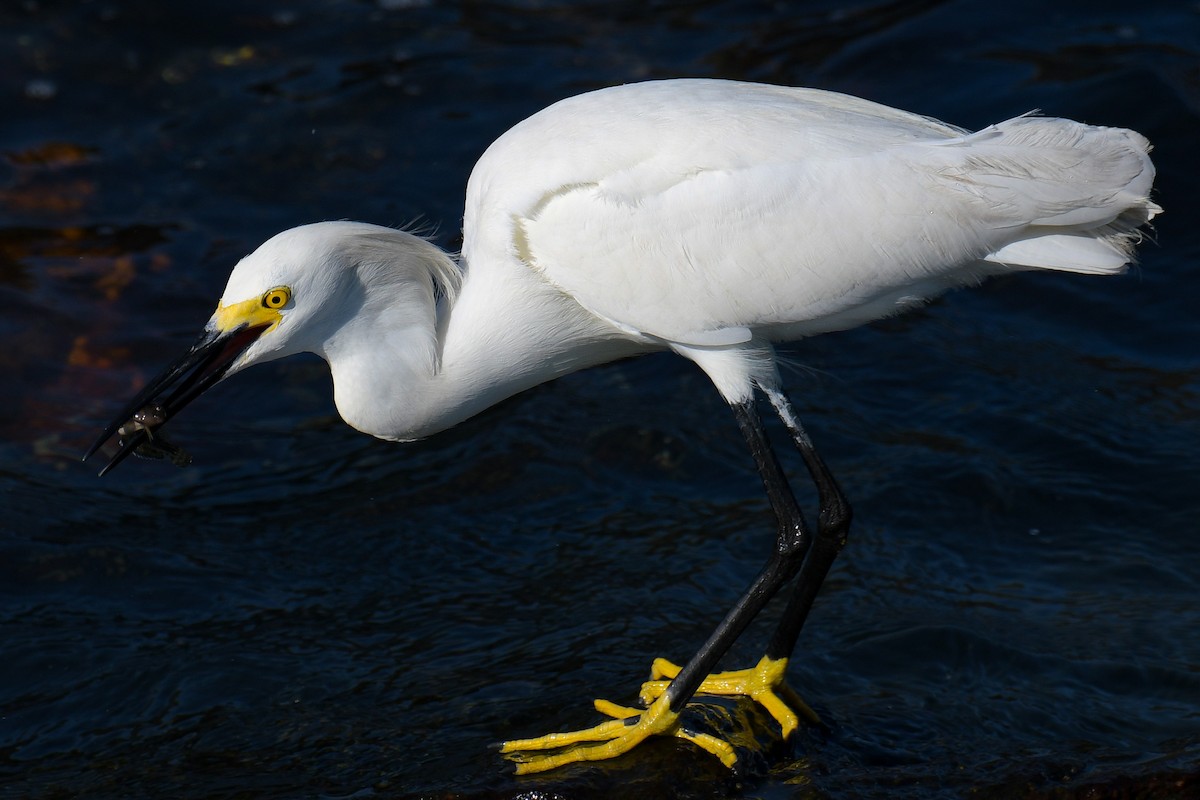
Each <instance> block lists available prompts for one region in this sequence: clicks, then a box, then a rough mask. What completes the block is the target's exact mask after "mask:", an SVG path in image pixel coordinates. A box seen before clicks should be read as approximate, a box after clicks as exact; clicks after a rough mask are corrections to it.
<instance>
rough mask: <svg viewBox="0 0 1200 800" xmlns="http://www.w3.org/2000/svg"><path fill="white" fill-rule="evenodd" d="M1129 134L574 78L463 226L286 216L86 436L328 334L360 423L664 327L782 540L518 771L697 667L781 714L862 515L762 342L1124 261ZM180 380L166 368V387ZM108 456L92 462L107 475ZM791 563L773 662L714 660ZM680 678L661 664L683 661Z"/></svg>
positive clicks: (341, 389) (646, 340) (571, 756)
mask: <svg viewBox="0 0 1200 800" xmlns="http://www.w3.org/2000/svg"><path fill="white" fill-rule="evenodd" d="M1148 150H1149V144H1148V143H1147V141H1146V140H1145V139H1144V138H1143V137H1142V136H1141V135H1139V134H1137V133H1135V132H1133V131H1129V130H1124V129H1118V128H1103V127H1093V126H1089V125H1084V124H1080V123H1077V122H1072V121H1070V120H1065V119H1050V118H1042V117H1034V116H1025V117H1018V118H1016V119H1010V120H1008V121H1006V122H1001V123H998V124H996V125H992V126H990V127H988V128H986V129H984V130H981V131H979V132H977V133H969V132H967V131H965V130H962V129H960V128H956V127H952V126H950V125H946V124H943V123H941V122H937V121H935V120H932V119H929V118H926V117H922V116H918V115H916V114H911V113H907V112H904V111H899V110H896V109H892V108H888V107H885V106H881V105H877V104H875V103H871V102H868V101H866V100H860V99H857V98H854V97H849V96H846V95H841V94H834V93H830V92H824V91H817V90H810V89H793V88H782V87H775V86H765V85H757V84H747V83H734V82H727V81H718V80H672V81H661V82H651V83H642V84H635V85H629V86H620V87H616V88H611V89H604V90H601V91H596V92H591V93H589V94H585V95H581V96H579V97H574V98H570V99H567V100H563V101H562V102H559V103H557V104H555V105H553V106H551V107H549V108H547V109H545V110H544V111H541V112H540V113H538V114H535V115H534V116H532V117H530V118H529V119H527V120H525V121H524V122H521V123H520V124H518V125H517V126H515V127H514V128H512V129H511V130H509V131H508V132H507V133H505V134H504V135H503V136H501V137H500V138H499V139H498V140H496V142H495V143H494V144H493V145H492V146H491V147H490V148H488V150H487V152H486V153H485V154H484V155H483V157H482V158H481V159H480V161H479V163H478V164H477V165H476V167H475V169H474V171H473V172H472V174H471V178H470V181H469V183H468V185H467V202H466V211H465V216H464V220H463V250H462V256H461V258H460V259H457V260H456V259H454V258H453V257H451V256H449V255H447V254H446V253H444V252H442V251H440V250H438V249H437V248H435V247H434V246H432V245H431V244H429V243H428V242H426V241H425V240H423V239H421V238H419V237H417V236H414V235H411V234H409V233H405V232H402V231H398V230H392V229H389V228H383V227H378V226H374V225H367V224H362V223H355V222H326V223H318V224H314V225H306V226H303V227H299V228H294V229H292V230H288V231H284V232H283V233H280V234H278V235H277V236H275V237H274V238H272V239H270V240H269V241H267V242H266V243H265V244H263V245H262V246H261V247H259V248H258V249H257V250H256V251H255V252H253V253H252V254H250V255H249V256H247V257H246V258H244V259H243V260H242V261H241V262H239V263H238V264H237V266H236V267H235V268H234V270H233V273H232V275H231V276H230V278H229V283H228V285H227V286H226V288H225V293H224V295H223V296H222V297H221V300H220V303H219V305H218V306H217V310H216V312H215V313H214V314H213V316H212V318H211V319H210V320H209V321H208V325H207V327H206V328H205V329H204V333H203V335H202V336H201V337H200V339H199V340H198V341H197V342H196V344H195V345H194V346H193V347H192V349H191V350H190V351H189V352H188V353H187V354H186V355H185V356H184V357H183V358H181V359H180V360H178V361H177V362H175V363H174V364H172V365H171V366H170V367H169V368H168V369H167V370H166V371H165V372H164V373H163V374H162V375H161V376H160V377H159V378H157V379H156V380H154V381H151V382H150V384H149V385H148V386H147V387H146V388H145V390H144V391H143V392H141V393H140V394H139V395H138V396H137V397H136V398H135V399H134V400H133V401H131V402H130V403H129V404H128V405H127V406H126V407H125V409H124V410H123V411H122V412H121V414H120V415H119V417H118V419H117V420H116V421H115V422H114V423H113V424H112V425H110V426H109V427H108V428H107V429H106V430H105V431H104V433H103V435H102V436H101V437H100V439H99V440H98V441H97V442H96V444H95V445H94V446H93V447H92V449H91V450H90V451H89V453H88V455H89V456H90V455H92V453H94V452H95V451H96V450H97V449H98V448H99V447H100V445H101V444H102V443H103V442H104V441H105V440H107V439H108V438H109V437H110V436H112V435H113V433H114V432H116V431H117V429H118V427H120V426H121V424H122V423H123V422H125V421H126V420H128V419H129V418H130V417H131V416H132V415H134V414H135V412H138V411H139V410H142V409H145V408H147V407H149V408H150V409H151V411H152V412H153V413H151V414H148V415H146V414H144V415H143V417H142V418H143V419H152V420H153V424H138V425H131V426H129V428H128V430H131V431H133V433H132V434H131V435H129V436H128V437H126V438H125V440H124V441H123V442H122V443H121V448H120V449H119V450H118V452H117V453H116V455H115V456H114V457H113V459H112V461H111V462H110V464H109V465H108V467H106V468H105V470H107V469H109V468H111V467H112V466H114V465H115V464H116V463H118V462H119V461H120V460H121V459H122V458H124V457H125V456H126V455H127V454H128V453H129V452H130V451H132V450H135V449H137V448H138V447H140V446H143V445H145V444H147V442H148V439H149V438H152V435H153V433H152V428H153V427H156V426H157V425H158V424H161V423H162V422H165V421H166V420H167V419H169V418H170V417H173V416H174V415H175V414H176V413H178V411H179V410H180V409H181V408H183V406H184V405H186V404H187V403H188V402H190V401H191V400H192V399H193V398H195V397H196V396H197V395H199V394H200V393H201V392H203V391H204V390H206V389H208V388H209V387H211V386H212V385H214V384H215V383H217V382H218V381H220V380H222V379H223V378H225V377H228V376H229V375H232V374H233V373H235V372H237V371H239V370H241V369H244V368H246V367H248V366H250V365H251V364H256V363H259V362H263V361H269V360H271V359H276V358H282V357H284V356H287V355H290V354H292V353H300V352H312V353H317V354H318V355H320V356H322V357H323V358H324V359H325V360H326V361H327V362H328V363H329V367H330V370H331V371H332V373H333V380H334V386H335V400H336V403H337V408H338V411H339V412H340V414H341V416H342V417H343V418H344V419H345V420H346V422H348V423H349V424H350V425H352V426H354V427H355V428H357V429H359V430H361V431H364V432H366V433H369V434H372V435H374V436H378V437H381V438H384V439H392V440H401V441H403V440H412V439H419V438H422V437H425V436H429V435H431V434H434V433H437V432H438V431H442V430H445V429H446V428H449V427H450V426H452V425H455V424H456V423H459V422H461V421H463V420H465V419H467V418H468V417H470V416H472V415H473V414H476V413H478V412H480V411H482V410H483V409H485V408H487V407H489V406H491V405H493V404H494V403H497V402H498V401H500V400H502V399H504V398H506V397H509V396H511V395H513V394H515V393H517V392H520V391H522V390H524V389H528V388H529V387H532V386H535V385H537V384H539V383H542V382H543V381H548V380H551V379H553V378H556V377H558V376H560V375H564V374H567V373H569V372H573V371H575V370H578V369H582V368H584V367H588V366H591V365H595V364H600V363H602V362H606V361H611V360H614V359H618V358H622V357H626V356H631V355H636V354H639V353H646V352H650V351H655V350H672V351H674V352H675V353H678V354H679V355H681V356H683V357H684V358H687V359H690V360H691V361H694V362H695V363H696V364H697V365H699V367H700V368H701V369H702V370H704V371H705V372H706V373H707V374H708V376H709V377H710V378H711V379H712V381H713V383H714V384H715V385H716V388H717V391H719V392H720V394H721V396H722V397H723V398H724V399H725V400H726V401H727V402H728V403H729V405H730V406H731V408H732V410H733V413H734V416H735V419H736V421H737V423H738V425H739V427H740V428H741V431H742V434H743V435H744V436H745V438H746V440H747V442H748V443H749V446H750V450H751V452H752V454H753V457H754V460H755V462H756V464H757V467H758V471H759V473H760V475H761V477H762V480H763V484H764V486H765V487H766V491H767V495H768V497H769V499H770V503H771V506H772V508H773V510H774V513H775V515H776V518H777V520H778V529H777V532H776V537H775V541H774V544H773V547H772V548H771V552H770V555H769V557H768V560H767V563H766V566H765V567H764V569H763V571H762V573H761V574H760V575H759V576H758V577H757V578H756V579H755V580H754V582H753V583H752V585H751V586H750V587H749V588H748V589H747V590H746V592H745V593H744V595H743V596H742V597H741V599H740V600H739V601H738V603H737V604H736V605H735V607H734V608H733V609H732V610H731V611H730V612H729V614H728V615H727V616H726V617H725V619H724V620H723V621H722V622H721V623H720V624H719V625H718V626H717V628H716V630H715V631H714V633H713V634H712V636H711V637H710V638H709V640H708V641H707V642H705V643H704V644H703V645H702V646H701V647H700V649H699V651H698V652H697V653H696V655H695V656H693V657H692V659H691V660H690V661H688V662H686V664H685V665H684V666H683V668H682V669H679V668H677V667H674V666H673V665H671V664H669V663H667V662H662V661H659V662H655V667H654V674H653V675H652V677H653V678H657V679H660V680H654V681H651V682H650V683H647V684H646V685H645V686H644V687H643V701H644V702H645V704H646V706H647V707H646V708H645V709H633V708H623V707H620V706H616V705H614V704H611V703H607V702H606V701H596V706H597V708H598V709H599V710H600V711H602V712H604V713H606V714H608V715H609V716H612V717H614V718H615V719H613V720H611V721H609V722H606V723H603V724H600V725H598V726H596V727H595V728H591V729H588V730H585V731H579V732H576V733H570V734H552V735H549V736H544V737H540V738H537V739H530V740H523V741H518V742H510V743H508V744H507V745H506V746H505V750H506V751H507V752H508V753H509V754H510V757H512V758H513V759H514V760H515V761H517V769H518V771H521V772H533V771H538V770H543V769H550V768H553V767H556V766H559V765H561V764H566V763H570V762H574V761H582V760H594V759H600V758H608V757H611V756H615V755H618V754H620V753H623V752H626V751H628V750H629V749H630V748H632V747H633V746H635V745H636V744H637V743H638V742H640V741H642V740H643V739H645V738H646V737H647V736H650V735H653V734H667V735H677V736H681V737H684V738H686V739H688V740H689V741H692V742H694V743H695V744H697V745H699V746H701V747H703V748H705V749H706V750H709V751H710V752H712V753H713V754H715V755H717V756H718V757H720V758H721V759H722V760H723V761H724V762H725V763H726V764H730V765H731V764H732V763H733V761H734V760H735V758H736V756H735V754H734V753H733V751H732V748H730V746H729V745H728V744H726V743H725V742H722V741H720V740H718V739H716V738H714V737H711V736H705V735H697V734H695V733H692V732H690V731H687V730H685V729H683V728H682V727H681V726H680V724H679V712H680V711H681V709H682V708H683V707H684V705H685V704H686V703H687V702H688V701H689V700H690V699H691V698H692V696H693V695H694V694H695V693H696V692H697V691H703V692H712V693H727V694H745V695H749V696H752V697H754V698H755V699H757V700H759V701H760V702H762V703H763V705H764V706H765V707H766V708H767V710H768V711H769V712H770V713H771V714H772V715H773V716H774V717H775V718H776V719H777V720H778V721H779V723H780V725H781V726H782V728H783V733H784V735H785V736H786V735H787V734H788V733H790V732H791V730H792V729H794V728H795V727H796V725H797V723H798V719H797V713H798V712H799V713H801V714H811V712H807V710H806V709H805V707H804V706H803V703H802V702H801V701H800V700H799V698H797V697H796V696H795V695H794V694H793V693H791V692H790V690H788V689H787V688H786V684H785V683H784V672H785V670H786V666H787V660H788V658H789V657H790V654H791V653H792V651H793V649H794V645H795V642H796V639H797V637H798V635H799V633H800V628H801V626H802V625H803V624H804V621H805V618H806V617H807V615H808V612H809V609H810V607H811V606H812V603H813V599H814V597H815V596H816V593H817V590H818V589H819V587H820V585H821V582H822V580H823V579H824V577H825V575H826V573H827V572H828V570H829V568H830V565H831V564H832V562H833V560H834V558H835V557H836V555H837V553H838V552H839V550H840V549H841V547H842V545H843V543H844V542H845V540H846V536H847V531H848V528H849V524H850V506H849V505H848V503H847V502H846V500H845V497H844V496H843V494H842V492H841V490H840V489H839V488H838V485H837V483H836V482H835V481H834V479H833V477H832V476H831V475H830V472H829V470H828V469H827V468H826V466H825V464H824V463H823V461H822V460H821V458H820V457H819V456H818V455H817V452H816V450H815V449H814V448H813V445H812V443H811V441H810V440H809V438H808V436H807V434H806V433H805V431H804V429H803V428H802V427H801V424H800V421H799V419H797V417H796V414H795V413H794V411H793V410H792V406H791V404H790V402H789V400H788V398H787V397H786V395H785V394H784V392H783V389H782V387H781V383H780V377H779V373H778V371H777V368H776V360H775V354H774V351H773V349H772V343H773V342H778V341H791V340H795V339H800V338H803V337H806V336H811V335H814V334H818V333H825V332H829V331H836V330H842V329H846V328H850V327H853V326H856V325H860V324H863V323H866V322H869V321H871V320H875V319H879V318H880V317H885V316H888V315H890V314H895V313H897V312H899V311H902V310H904V309H906V308H910V307H912V306H914V305H917V304H919V303H922V302H924V301H926V300H927V299H929V298H930V297H933V296H935V295H937V294H938V293H940V292H942V291H943V290H945V289H948V288H950V287H954V286H959V285H964V284H973V283H977V282H979V281H980V280H982V279H983V278H985V277H987V276H989V275H993V274H997V273H1003V272H1012V271H1015V270H1037V269H1047V270H1062V271H1067V272H1079V273H1088V274H1112V273H1117V272H1120V271H1121V270H1122V269H1123V268H1124V266H1125V265H1126V264H1127V263H1128V262H1129V261H1130V259H1131V257H1132V250H1133V247H1134V245H1135V244H1136V243H1137V241H1138V240H1139V236H1140V234H1139V228H1140V227H1141V226H1142V225H1143V224H1145V223H1146V222H1148V221H1149V220H1150V219H1151V218H1152V217H1153V216H1154V215H1155V214H1156V213H1158V212H1159V211H1160V209H1159V208H1158V206H1157V205H1155V204H1154V203H1153V202H1152V201H1151V200H1150V199H1149V194H1150V190H1151V184H1152V182H1153V178H1154V167H1153V165H1152V164H1151V162H1150V159H1149V157H1148V156H1147V152H1148ZM172 387H174V388H173V390H172ZM760 393H761V394H762V395H763V396H765V397H766V399H767V400H768V401H769V403H770V405H771V407H772V408H773V409H774V411H775V413H777V414H778V415H779V417H780V418H781V419H782V420H783V423H784V425H785V426H786V429H787V430H788V431H789V432H790V435H791V439H792V441H793V444H794V445H795V446H796V447H797V449H798V450H799V452H800V455H801V457H802V459H803V461H804V463H805V466H806V467H807V469H808V472H809V473H810V474H811V476H812V479H813V481H814V482H815V485H816V489H817V495H818V502H819V506H820V508H819V515H818V518H817V525H816V528H815V530H814V529H812V528H810V526H809V524H808V523H807V522H806V521H805V519H804V517H803V515H802V514H801V511H800V509H799V507H798V505H797V503H796V501H795V499H794V497H793V495H792V491H791V488H790V487H789V485H788V482H787V480H786V479H785V477H784V474H783V472H782V471H781V469H780V467H779V464H778V462H777V461H776V458H775V456H774V454H773V453H772V450H771V447H770V444H769V442H768V440H767V437H766V436H765V434H764V431H763V426H762V423H761V420H760V418H759V415H758V412H757V410H756V405H755V400H756V395H757V394H760ZM101 474H103V472H102V473H101ZM789 581H794V587H793V588H792V590H791V594H790V598H789V601H788V607H787V609H786V612H785V614H784V617H783V621H782V622H781V623H780V625H779V627H778V628H777V630H776V632H775V634H774V635H773V637H772V638H771V639H770V641H769V643H768V645H767V647H766V650H765V653H764V655H763V658H762V660H761V661H760V662H759V664H758V665H757V666H756V667H753V668H750V669H747V670H740V671H735V672H729V673H722V674H719V675H710V673H711V672H712V670H713V669H714V667H715V666H716V664H717V662H718V660H719V659H720V658H721V657H722V655H723V654H724V653H725V652H726V651H727V650H728V649H729V647H730V645H731V644H732V643H733V641H734V640H735V639H736V638H737V637H738V636H739V635H740V634H741V632H742V631H743V630H744V629H745V628H746V626H747V625H748V624H749V623H750V622H751V620H752V619H753V618H754V617H755V615H756V614H757V613H758V612H759V610H760V609H761V608H762V607H763V606H764V605H765V604H766V602H767V601H768V600H769V599H770V598H771V597H772V596H773V595H775V594H776V593H777V592H778V591H779V590H780V589H781V588H782V587H783V586H785V585H786V584H787V583H788V582H789ZM667 679H670V680H669V681H668V680H667Z"/></svg>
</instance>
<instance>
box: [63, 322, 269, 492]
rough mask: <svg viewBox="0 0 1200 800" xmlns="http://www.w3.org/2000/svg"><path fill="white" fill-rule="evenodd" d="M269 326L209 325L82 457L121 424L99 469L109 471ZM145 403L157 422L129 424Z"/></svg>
mask: <svg viewBox="0 0 1200 800" xmlns="http://www.w3.org/2000/svg"><path fill="white" fill-rule="evenodd" d="M270 327H271V325H270V324H269V323H265V322H264V323H262V324H249V323H243V324H241V325H238V326H236V327H233V328H231V329H229V330H226V331H222V330H219V329H218V328H217V327H215V326H212V325H210V327H209V328H207V329H206V330H205V331H204V333H203V334H201V336H200V338H199V339H197V340H196V343H195V344H193V345H192V347H191V349H190V350H188V351H187V352H186V353H185V354H184V355H183V356H182V357H181V358H179V359H178V360H176V361H175V362H174V363H172V364H171V365H170V366H168V367H167V368H166V369H165V370H163V372H162V374H161V375H159V376H158V377H157V378H155V379H154V380H152V381H150V383H148V384H146V387H145V388H144V389H142V391H140V392H138V394H137V396H136V397H134V398H133V399H132V400H130V401H129V402H128V403H127V404H126V405H125V407H124V408H122V409H121V413H120V414H118V415H117V418H116V419H115V420H114V421H113V422H112V423H111V424H109V426H108V427H107V428H105V429H104V432H103V433H101V434H100V436H99V438H97V439H96V441H95V443H94V444H93V445H92V446H91V447H90V448H88V451H87V453H86V454H85V455H84V457H83V460H84V461H87V460H88V459H89V458H91V457H92V456H93V455H95V454H96V451H97V450H99V449H100V447H101V446H102V445H103V444H104V443H105V442H107V441H108V440H109V439H110V438H112V436H113V435H114V434H115V433H117V432H118V430H120V431H121V433H122V436H121V439H120V443H119V445H118V449H117V452H116V454H115V455H114V456H113V457H112V459H111V460H110V461H109V462H108V464H107V465H106V466H105V467H104V469H102V470H100V475H101V476H103V475H104V474H105V473H107V472H109V471H110V470H111V469H113V467H115V466H117V465H118V464H120V463H121V462H122V461H124V460H125V459H126V458H128V457H129V454H130V453H132V452H133V451H135V450H137V449H138V448H139V447H142V446H143V445H145V444H147V443H148V442H150V441H151V440H152V438H153V432H152V431H153V428H157V427H158V426H160V425H162V424H163V423H165V422H167V421H168V420H170V419H171V418H172V417H174V416H175V415H176V414H177V413H179V411H181V410H182V409H183V407H184V406H186V405H187V404H188V403H190V402H192V400H195V399H196V398H197V397H199V396H200V395H201V394H203V393H204V392H205V391H207V390H208V389H210V388H211V387H212V386H214V385H216V383H217V382H218V381H220V380H221V378H223V377H225V373H226V372H228V371H229V368H230V367H231V366H232V365H233V362H234V361H235V360H236V359H237V357H238V356H239V355H241V354H242V353H243V352H245V350H246V348H247V347H249V346H250V345H252V344H254V342H255V341H257V340H258V337H259V336H261V335H262V334H263V333H264V332H265V331H266V330H267V329H268V328H270ZM147 407H153V408H154V417H155V420H154V424H153V426H150V425H136V424H135V425H132V426H130V425H129V423H130V422H131V420H133V419H134V415H135V414H138V413H139V412H142V411H143V410H144V409H146V408H147ZM127 428H129V430H128V432H127V430H126V429H127Z"/></svg>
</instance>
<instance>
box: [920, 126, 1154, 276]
mask: <svg viewBox="0 0 1200 800" xmlns="http://www.w3.org/2000/svg"><path fill="white" fill-rule="evenodd" d="M939 147H948V148H949V150H948V151H943V153H945V155H950V153H952V152H954V151H956V150H957V153H956V156H957V157H953V156H952V157H950V158H949V159H948V163H943V164H941V165H940V167H939V169H938V171H937V172H938V175H939V177H940V178H941V179H942V180H943V181H944V182H945V183H946V184H947V185H949V186H951V187H953V188H954V189H956V190H958V191H961V192H966V193H967V194H968V195H969V196H970V197H971V200H972V202H974V203H982V204H984V205H986V207H987V210H986V212H985V216H986V218H987V219H989V221H990V223H991V224H992V225H993V226H994V229H995V232H996V234H997V236H996V237H995V238H996V239H997V244H998V246H997V247H996V249H994V250H993V251H992V252H991V253H989V254H988V255H986V256H985V260H986V261H991V262H995V263H999V264H1005V265H1009V266H1013V267H1024V268H1032V269H1053V270H1065V271H1068V272H1084V273H1093V274H1106V273H1114V272H1120V271H1121V270H1122V269H1123V268H1124V266H1125V265H1126V264H1128V263H1129V262H1130V261H1131V260H1132V259H1133V249H1134V247H1135V246H1136V245H1137V243H1138V242H1139V241H1141V239H1142V233H1141V231H1140V228H1141V227H1142V226H1143V225H1145V224H1146V223H1148V222H1149V221H1150V220H1151V219H1153V218H1154V216H1155V215H1156V214H1158V213H1160V212H1161V211H1162V209H1161V208H1160V207H1159V206H1158V205H1157V204H1156V203H1154V202H1153V201H1151V200H1150V197H1149V195H1150V189H1151V186H1152V184H1153V183H1154V164H1153V163H1152V162H1151V161H1150V157H1149V152H1150V143H1149V142H1148V141H1146V139H1145V137H1143V136H1142V135H1141V134H1139V133H1136V132H1134V131H1131V130H1126V129H1123V128H1102V127H1096V126H1092V125H1084V124H1081V123H1078V122H1072V121H1070V120H1064V119H1051V118H1043V117H1018V118H1016V119H1011V120H1008V121H1007V122H1002V123H999V124H997V125H993V126H991V127H989V128H985V129H984V130H982V131H980V132H978V133H974V134H970V135H967V136H963V137H960V138H955V139H950V140H947V141H946V142H944V143H939ZM960 147H962V148H967V150H966V152H965V154H964V152H963V151H961V150H958V148H960Z"/></svg>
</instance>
